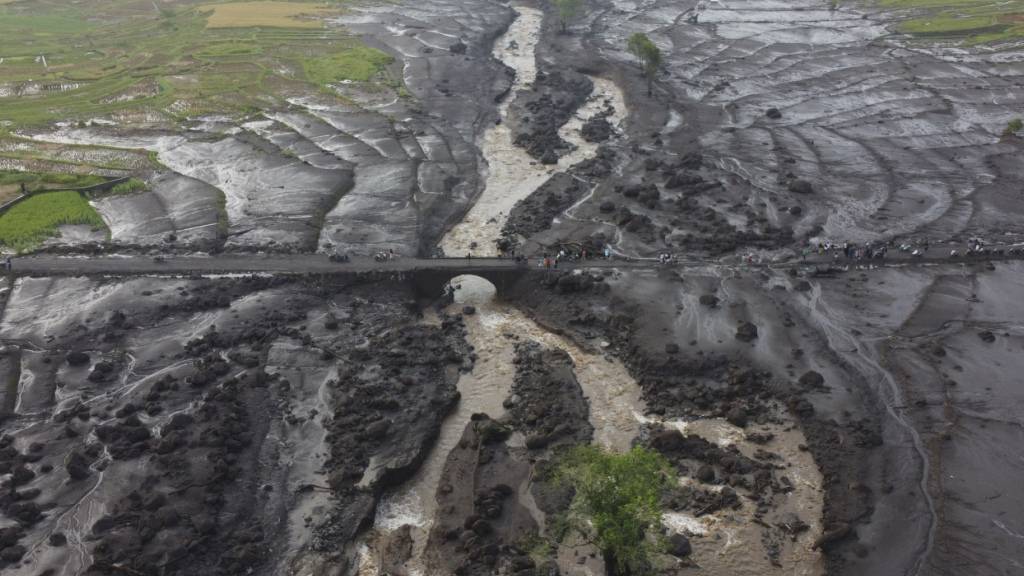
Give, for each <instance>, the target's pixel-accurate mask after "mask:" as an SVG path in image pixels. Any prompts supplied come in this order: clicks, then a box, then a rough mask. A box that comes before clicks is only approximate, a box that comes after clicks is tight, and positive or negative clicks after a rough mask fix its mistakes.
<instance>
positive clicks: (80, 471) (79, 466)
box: [64, 452, 90, 481]
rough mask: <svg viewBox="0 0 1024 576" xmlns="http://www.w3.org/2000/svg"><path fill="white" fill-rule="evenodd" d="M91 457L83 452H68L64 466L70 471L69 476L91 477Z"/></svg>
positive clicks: (80, 478)
mask: <svg viewBox="0 0 1024 576" xmlns="http://www.w3.org/2000/svg"><path fill="white" fill-rule="evenodd" d="M89 464H90V462H89V459H88V458H86V457H85V456H83V455H82V453H81V452H72V453H71V454H68V457H67V460H66V461H65V462H64V468H65V469H66V470H67V471H68V476H70V477H71V479H72V480H74V481H78V480H85V479H86V478H88V477H89V474H90V472H89Z"/></svg>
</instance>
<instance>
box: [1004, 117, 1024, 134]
mask: <svg viewBox="0 0 1024 576" xmlns="http://www.w3.org/2000/svg"><path fill="white" fill-rule="evenodd" d="M1022 129H1024V120H1021V119H1020V118H1014V119H1013V120H1010V121H1009V122H1007V123H1006V128H1004V129H1003V136H1013V135H1014V134H1016V133H1017V132H1020V131H1021V130H1022Z"/></svg>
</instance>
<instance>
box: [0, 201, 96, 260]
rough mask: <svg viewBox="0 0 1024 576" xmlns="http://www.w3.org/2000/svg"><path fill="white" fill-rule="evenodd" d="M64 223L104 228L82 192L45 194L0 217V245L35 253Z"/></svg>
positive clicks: (15, 207) (19, 205)
mask: <svg viewBox="0 0 1024 576" xmlns="http://www.w3.org/2000/svg"><path fill="white" fill-rule="evenodd" d="M63 224H88V225H91V226H93V227H94V228H102V227H103V226H104V224H103V219H102V218H100V215H99V214H97V213H96V211H95V210H93V208H92V206H90V205H89V203H88V202H87V201H86V199H85V198H84V197H83V196H82V195H81V194H79V193H78V192H43V193H40V194H36V195H34V196H32V197H31V198H29V199H27V200H25V201H23V202H21V203H19V204H16V205H15V206H14V207H13V208H11V209H10V210H8V211H7V212H6V213H5V214H3V215H2V216H0V246H2V247H4V248H9V249H11V248H13V249H14V250H16V251H18V252H24V251H26V250H31V249H33V248H35V247H36V246H38V245H39V244H40V243H41V242H43V241H44V240H46V239H47V238H50V237H52V236H54V235H56V233H57V227H58V226H60V225H63Z"/></svg>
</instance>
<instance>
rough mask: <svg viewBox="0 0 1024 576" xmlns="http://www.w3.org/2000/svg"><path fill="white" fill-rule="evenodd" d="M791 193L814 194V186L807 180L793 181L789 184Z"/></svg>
mask: <svg viewBox="0 0 1024 576" xmlns="http://www.w3.org/2000/svg"><path fill="white" fill-rule="evenodd" d="M789 191H790V192H793V193H795V194H813V193H814V186H812V185H811V183H810V182H808V181H807V180H799V179H797V180H792V181H790V183H789Z"/></svg>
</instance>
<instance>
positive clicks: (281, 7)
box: [200, 2, 333, 28]
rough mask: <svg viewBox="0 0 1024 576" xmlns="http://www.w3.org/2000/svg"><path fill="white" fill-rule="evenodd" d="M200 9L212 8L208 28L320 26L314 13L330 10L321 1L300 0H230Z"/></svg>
mask: <svg viewBox="0 0 1024 576" xmlns="http://www.w3.org/2000/svg"><path fill="white" fill-rule="evenodd" d="M200 9H201V10H203V11H207V10H212V11H213V13H212V14H211V15H210V16H209V18H207V21H206V26H207V27H208V28H261V27H262V28H322V27H323V23H322V22H321V21H320V20H319V19H317V17H318V16H325V15H327V14H330V13H332V12H333V11H332V10H331V8H330V7H328V6H326V5H324V4H312V3H304V2H232V3H229V4H207V5H206V6H203V7H201V8H200Z"/></svg>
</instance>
